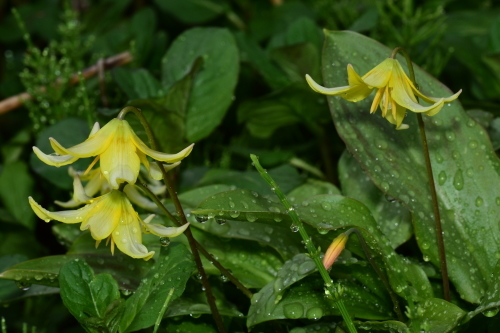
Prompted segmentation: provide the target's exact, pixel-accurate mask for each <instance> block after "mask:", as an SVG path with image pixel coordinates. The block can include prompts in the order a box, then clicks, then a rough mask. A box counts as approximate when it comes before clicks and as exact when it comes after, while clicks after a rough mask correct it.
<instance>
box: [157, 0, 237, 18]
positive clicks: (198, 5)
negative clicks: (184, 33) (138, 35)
mask: <svg viewBox="0 0 500 333" xmlns="http://www.w3.org/2000/svg"><path fill="white" fill-rule="evenodd" d="M155 3H156V5H157V6H158V7H160V9H161V10H163V11H166V12H167V13H169V14H172V15H173V16H174V17H175V18H177V19H178V20H180V21H182V22H184V23H187V24H200V23H205V22H207V21H210V20H212V19H214V18H216V17H217V16H219V15H221V14H223V13H224V12H226V11H227V10H228V4H227V3H226V1H225V0H223V1H221V0H218V1H214V0H183V1H170V0H155Z"/></svg>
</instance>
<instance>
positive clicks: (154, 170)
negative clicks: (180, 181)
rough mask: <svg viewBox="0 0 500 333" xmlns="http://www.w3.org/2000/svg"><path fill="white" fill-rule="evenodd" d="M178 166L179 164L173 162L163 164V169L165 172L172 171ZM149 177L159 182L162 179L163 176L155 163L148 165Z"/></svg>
mask: <svg viewBox="0 0 500 333" xmlns="http://www.w3.org/2000/svg"><path fill="white" fill-rule="evenodd" d="M179 164H181V162H180V161H179V162H175V163H173V164H163V167H164V168H165V171H167V172H168V171H170V170H172V169H173V168H175V167H176V166H178V165H179ZM148 171H149V176H150V177H151V178H153V179H155V180H161V179H163V174H162V172H161V170H160V167H159V166H158V164H156V163H151V164H149V169H148Z"/></svg>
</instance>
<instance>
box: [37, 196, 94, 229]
mask: <svg viewBox="0 0 500 333" xmlns="http://www.w3.org/2000/svg"><path fill="white" fill-rule="evenodd" d="M28 200H29V203H30V206H31V208H32V209H33V211H34V212H35V214H36V215H37V216H38V217H39V218H41V219H42V220H44V221H45V222H49V221H50V220H56V221H60V222H63V223H79V222H82V220H83V219H84V218H85V215H86V214H87V211H88V207H87V206H85V207H83V208H80V209H77V210H64V211H60V212H49V211H48V210H46V209H45V208H43V207H42V206H40V205H39V204H38V203H36V201H35V200H33V198H32V197H29V198H28Z"/></svg>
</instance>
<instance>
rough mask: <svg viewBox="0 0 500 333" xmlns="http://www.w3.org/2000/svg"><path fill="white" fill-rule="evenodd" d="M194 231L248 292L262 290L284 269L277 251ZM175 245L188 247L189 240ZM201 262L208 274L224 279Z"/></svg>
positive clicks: (201, 242)
mask: <svg viewBox="0 0 500 333" xmlns="http://www.w3.org/2000/svg"><path fill="white" fill-rule="evenodd" d="M223 227H224V226H223ZM191 230H192V232H193V235H194V236H195V238H196V240H197V241H198V242H200V244H201V245H203V247H204V248H205V249H206V250H207V251H208V252H209V253H210V254H212V255H213V256H214V258H215V259H217V260H218V261H219V262H220V263H221V264H222V266H224V267H225V268H227V269H230V270H231V271H232V273H233V275H234V276H236V278H237V279H238V280H240V281H241V283H243V285H245V286H246V287H247V288H262V287H263V286H265V285H266V284H267V283H269V281H271V280H272V279H273V278H274V277H275V276H276V273H277V272H278V269H279V268H280V267H281V266H282V265H283V262H282V260H281V258H280V256H279V255H278V254H277V253H276V251H274V250H273V249H271V248H269V247H267V246H262V245H260V244H258V243H257V242H252V241H248V240H242V239H227V238H222V237H217V236H215V235H211V234H209V233H207V232H204V231H202V230H199V229H194V228H192V229H191ZM174 241H178V242H183V243H185V244H187V240H186V239H185V237H184V238H181V237H178V238H176V239H174ZM201 259H202V262H203V266H204V267H205V270H206V272H207V273H208V274H214V275H220V272H219V270H218V269H217V268H215V266H213V265H212V263H211V262H209V260H208V259H206V258H205V257H203V256H202V257H201Z"/></svg>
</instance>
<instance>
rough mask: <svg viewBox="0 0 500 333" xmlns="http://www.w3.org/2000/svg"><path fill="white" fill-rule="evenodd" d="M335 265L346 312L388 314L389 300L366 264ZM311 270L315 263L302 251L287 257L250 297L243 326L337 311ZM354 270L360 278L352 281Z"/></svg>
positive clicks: (363, 315)
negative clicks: (339, 276) (342, 289)
mask: <svg viewBox="0 0 500 333" xmlns="http://www.w3.org/2000/svg"><path fill="white" fill-rule="evenodd" d="M339 266H340V265H337V268H336V269H335V271H336V272H338V274H339V275H341V276H342V279H338V278H334V281H338V282H339V283H340V284H341V285H342V287H343V288H345V291H344V293H343V300H344V303H345V304H346V307H347V309H348V311H349V313H351V314H354V315H355V316H356V317H358V318H364V319H389V318H391V316H392V308H391V303H390V300H389V299H388V296H387V294H384V293H383V291H382V293H380V286H377V284H380V282H378V279H377V278H376V276H375V275H374V273H373V272H372V271H371V270H370V267H363V266H360V265H356V267H354V266H349V270H348V271H343V270H342V268H339ZM315 272H316V265H315V264H314V262H313V260H312V259H311V258H310V257H308V256H306V255H305V254H299V255H296V256H295V257H294V258H293V259H291V260H289V261H287V262H286V263H285V264H284V265H283V267H282V268H281V269H280V271H279V272H278V275H277V277H276V279H275V280H274V281H272V282H270V283H269V284H267V285H266V286H265V287H264V288H262V289H261V290H260V291H259V292H258V293H256V294H254V296H253V297H252V302H251V306H250V309H249V312H248V320H247V326H248V327H251V326H254V325H256V324H258V323H262V322H265V321H268V320H275V319H299V318H308V319H315V320H317V319H319V318H321V317H323V316H329V315H339V312H338V310H337V309H335V308H334V307H333V306H332V303H331V302H330V301H329V300H328V299H327V298H326V297H325V295H324V292H323V287H324V281H323V280H322V279H320V278H319V276H317V275H315V276H314V277H313V276H310V275H311V274H312V273H315ZM354 272H356V273H357V274H358V276H360V277H363V278H364V280H362V281H356V280H357V279H356V277H355V275H354V274H353V273H354ZM368 276H369V279H370V281H369V282H368V281H367V279H368ZM375 281H377V282H375ZM366 282H368V283H366ZM372 288H373V289H372Z"/></svg>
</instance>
